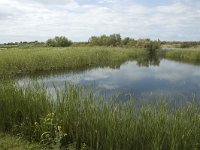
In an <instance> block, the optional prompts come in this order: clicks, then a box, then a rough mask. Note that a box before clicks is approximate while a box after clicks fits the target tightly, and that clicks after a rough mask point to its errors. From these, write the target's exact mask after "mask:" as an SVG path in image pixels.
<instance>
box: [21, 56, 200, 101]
mask: <svg viewBox="0 0 200 150" xmlns="http://www.w3.org/2000/svg"><path fill="white" fill-rule="evenodd" d="M35 78H36V79H37V81H39V82H43V83H44V84H45V85H47V87H48V88H49V89H53V84H54V86H56V87H59V88H62V87H64V85H65V84H66V83H69V82H72V83H75V84H80V85H84V86H85V87H88V88H90V89H92V90H93V91H94V93H95V95H101V96H104V97H106V98H108V97H110V96H112V95H115V96H117V97H118V99H120V100H127V99H129V98H130V96H131V97H133V98H134V99H136V100H140V101H141V100H142V101H155V100H167V101H173V102H176V103H182V102H185V101H192V100H193V99H200V66H194V65H191V64H186V63H180V62H175V61H171V60H167V59H162V60H161V61H160V62H159V63H158V64H156V65H155V64H154V65H145V66H143V65H141V63H138V62H136V61H129V62H126V63H124V64H122V65H121V66H120V67H119V68H115V69H113V68H109V67H108V68H95V69H91V70H86V71H81V72H68V73H61V74H51V75H48V76H37V77H34V79H35ZM33 81H34V80H33V78H32V77H24V78H22V79H20V80H19V83H20V84H24V83H28V82H33ZM52 83H53V84H52Z"/></svg>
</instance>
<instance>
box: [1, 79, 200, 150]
mask: <svg viewBox="0 0 200 150" xmlns="http://www.w3.org/2000/svg"><path fill="white" fill-rule="evenodd" d="M56 91H57V98H56V99H54V100H52V97H50V96H47V90H46V88H45V87H43V88H40V87H39V86H37V85H36V86H35V88H33V87H26V88H20V87H18V86H16V85H15V86H14V85H12V84H10V83H8V84H6V83H4V85H1V86H0V110H1V113H0V131H1V132H10V133H13V134H18V135H21V136H22V137H23V138H26V139H28V140H29V141H32V142H33V141H36V142H38V143H40V145H41V146H43V147H46V148H53V149H56V148H59V147H66V148H67V147H74V148H76V149H99V150H101V149H102V150H104V149H124V150H125V149H127V150H128V149H133V148H134V149H135V150H137V149H138V150H142V149H144V150H146V149H148V150H155V149H166V150H179V149H181V150H188V149H198V148H199V143H200V134H199V133H200V117H199V114H200V109H199V104H196V103H194V104H188V105H187V106H185V107H182V108H177V109H175V110H172V109H170V108H169V107H168V106H167V105H166V104H163V103H160V104H157V105H156V106H153V105H143V106H142V107H141V108H140V109H135V108H134V103H132V101H130V102H126V103H116V102H113V103H112V102H109V103H106V102H104V101H101V100H100V99H101V98H97V99H96V100H94V96H93V94H89V96H87V97H85V96H82V95H83V94H82V92H81V88H80V87H77V86H75V85H71V86H67V87H66V88H65V89H64V90H63V91H59V90H56Z"/></svg>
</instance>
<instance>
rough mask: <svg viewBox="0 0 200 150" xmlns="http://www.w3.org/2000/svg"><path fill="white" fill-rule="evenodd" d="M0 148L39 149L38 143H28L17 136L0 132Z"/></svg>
mask: <svg viewBox="0 0 200 150" xmlns="http://www.w3.org/2000/svg"><path fill="white" fill-rule="evenodd" d="M0 149H1V150H41V147H40V146H39V145H38V144H30V143H29V142H28V141H26V140H23V139H21V138H20V137H17V136H11V135H8V134H3V133H0Z"/></svg>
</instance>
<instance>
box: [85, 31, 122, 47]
mask: <svg viewBox="0 0 200 150" xmlns="http://www.w3.org/2000/svg"><path fill="white" fill-rule="evenodd" d="M121 41H122V40H121V36H120V34H112V35H110V36H106V35H101V36H99V37H98V36H92V37H91V38H90V39H89V43H90V45H96V46H120V45H121Z"/></svg>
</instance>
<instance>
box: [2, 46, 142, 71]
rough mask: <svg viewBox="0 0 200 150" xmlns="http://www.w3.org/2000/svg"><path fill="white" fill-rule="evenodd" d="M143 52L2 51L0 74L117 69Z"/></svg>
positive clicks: (77, 49) (82, 49) (89, 49)
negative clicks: (85, 68) (92, 68)
mask: <svg viewBox="0 0 200 150" xmlns="http://www.w3.org/2000/svg"><path fill="white" fill-rule="evenodd" d="M142 53H144V50H141V49H136V48H113V47H68V48H47V47H31V48H12V49H7V50H0V75H1V74H3V75H5V74H24V73H29V74H30V73H36V72H47V71H55V70H62V69H64V70H71V69H73V70H76V69H81V68H84V67H92V66H93V67H98V66H100V67H104V66H106V67H107V66H110V67H115V66H117V65H119V64H121V63H123V62H125V61H127V60H129V59H134V58H137V57H138V56H139V55H141V54H142Z"/></svg>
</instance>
